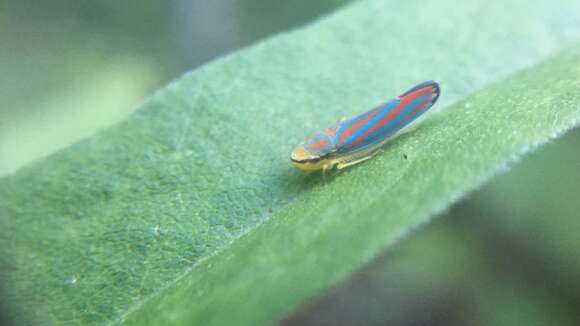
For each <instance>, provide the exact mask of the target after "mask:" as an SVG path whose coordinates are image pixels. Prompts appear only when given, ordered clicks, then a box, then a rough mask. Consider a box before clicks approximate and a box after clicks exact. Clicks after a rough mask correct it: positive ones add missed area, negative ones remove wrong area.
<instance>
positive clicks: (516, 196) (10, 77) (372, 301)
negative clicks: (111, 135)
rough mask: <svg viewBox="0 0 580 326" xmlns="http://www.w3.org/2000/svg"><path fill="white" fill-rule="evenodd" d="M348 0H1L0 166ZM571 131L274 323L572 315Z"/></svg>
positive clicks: (577, 227)
mask: <svg viewBox="0 0 580 326" xmlns="http://www.w3.org/2000/svg"><path fill="white" fill-rule="evenodd" d="M344 3H346V1H345V0H316V1H312V0H310V1H308V0H299V1H292V2H288V1H268V0H243V1H241V0H240V1H235V0H221V1H201V0H199V1H185V0H174V1H168V2H158V1H150V0H141V1H138V2H137V1H112V0H109V1H86V0H82V1H80V0H57V1H50V2H36V3H32V1H17V0H11V1H3V2H2V4H1V5H0V40H1V41H2V50H3V51H0V68H1V73H0V92H1V93H0V98H1V99H2V101H3V102H2V106H1V107H0V175H3V174H7V173H10V172H12V171H15V170H16V169H17V168H18V167H20V166H22V165H24V164H26V163H28V162H31V161H33V160H35V159H38V158H40V157H42V156H45V155H47V154H50V153H52V152H54V151H55V150H58V149H60V148H63V147H66V146H67V145H69V144H71V143H74V142H75V141H77V140H79V139H81V138H82V137H85V136H88V135H90V134H92V133H94V132H96V131H97V130H98V129H100V128H104V127H106V126H108V125H111V124H113V123H115V122H117V121H119V120H121V119H123V118H124V117H126V116H128V115H129V114H130V113H131V112H132V111H133V110H134V109H135V108H136V107H137V106H138V105H139V104H140V103H141V102H142V101H144V100H145V99H146V98H147V96H148V95H150V94H151V93H152V92H153V91H154V90H155V89H157V88H159V87H161V86H163V85H164V84H165V83H167V82H169V81H171V80H172V79H175V78H176V77H178V76H179V75H180V74H182V73H183V72H185V71H188V70H190V69H192V68H195V67H197V66H200V65H202V64H204V63H206V62H208V61H210V60H212V59H214V58H216V57H219V56H222V55H224V54H227V53H229V52H231V51H234V50H236V49H238V48H240V47H244V46H248V45H250V44H252V43H253V42H256V41H258V40H260V39H263V38H265V37H268V36H269V35H272V34H274V33H277V32H281V31H284V30H287V29H290V28H295V27H297V26H300V25H302V24H305V23H307V22H309V21H311V20H312V19H315V18H316V17H318V16H320V15H324V14H325V13H327V12H329V11H331V10H332V9H334V8H336V7H338V6H340V5H343V4H344ZM579 148H580V132H579V131H578V130H576V131H573V132H571V133H569V134H568V135H565V136H564V137H563V138H561V139H559V140H557V141H555V142H554V143H553V144H549V145H547V146H545V147H544V148H542V149H541V150H539V151H538V152H536V153H533V154H531V155H529V156H528V157H526V158H524V160H523V162H521V163H520V164H518V165H517V166H516V167H515V168H513V169H512V170H511V171H509V172H507V173H506V174H504V175H500V176H498V177H496V178H495V179H494V180H493V181H492V182H491V183H490V184H488V185H486V186H485V187H484V188H482V189H480V190H478V191H477V192H475V193H474V194H472V195H471V196H470V197H469V198H467V199H465V200H464V201H462V202H461V203H459V204H457V205H456V206H455V207H453V208H452V209H451V210H450V211H449V212H448V213H446V214H444V215H443V216H442V217H441V218H439V219H437V220H436V221H434V222H432V223H431V224H430V225H427V226H426V227H423V228H422V229H420V230H418V232H416V233H415V234H413V235H412V236H411V237H409V238H407V239H404V240H403V241H401V243H399V245H398V246H396V247H395V249H394V250H391V251H389V252H386V253H384V254H383V256H382V257H380V258H379V259H377V260H376V261H374V262H372V263H371V264H369V266H366V267H364V268H363V269H361V270H360V271H359V272H358V273H356V274H355V275H353V276H352V278H351V279H349V280H348V281H347V282H345V283H344V284H342V285H341V286H339V287H337V288H335V289H333V290H332V291H330V292H329V293H328V294H327V296H325V297H324V298H319V299H318V300H315V301H313V302H311V303H309V304H307V305H306V306H304V307H303V308H302V309H301V310H299V311H297V312H295V314H294V315H292V316H288V317H287V318H286V319H285V320H284V323H286V324H292V325H294V324H295V325H305V324H310V325H339V324H343V325H352V324H376V325H383V324H395V325H398V324H405V325H439V324H442V325H449V324H455V325H490V324H491V325H496V324H497V325H521V324H525V325H544V324H558V325H578V324H580V314H579V313H578V308H580V291H579V290H580V284H579V282H578V280H579V279H580V253H579V250H578V249H580V235H579V233H580V219H579V218H580V213H579V212H580V204H579V203H578V202H579V201H578V200H577V197H578V195H577V194H578V191H579V190H580V151H579V150H578V149H579Z"/></svg>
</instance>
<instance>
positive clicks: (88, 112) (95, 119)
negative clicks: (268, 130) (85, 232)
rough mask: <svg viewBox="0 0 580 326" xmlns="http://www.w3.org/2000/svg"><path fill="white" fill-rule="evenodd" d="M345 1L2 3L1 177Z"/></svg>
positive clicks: (65, 0)
mask: <svg viewBox="0 0 580 326" xmlns="http://www.w3.org/2000/svg"><path fill="white" fill-rule="evenodd" d="M345 2H346V1H345V0H317V1H308V0H299V1H292V2H287V1H266V0H247V1H236V0H224V1H188V0H173V1H169V2H159V1H152V0H143V1H138V0H131V1H111V0H109V1H90V0H57V1H49V2H47V1H44V2H42V1H41V2H38V1H19V0H12V1H4V2H3V3H2V5H1V10H0V42H1V43H2V48H3V51H0V68H2V73H1V74H0V98H1V99H2V106H0V175H3V174H7V173H10V172H12V171H15V170H16V169H17V168H19V167H20V166H22V165H24V164H26V163H28V162H31V161H33V160H35V159H37V158H39V157H42V156H45V155H47V154H49V153H52V152H54V151H55V150H58V149H60V148H63V147H65V146H67V145H70V144H72V143H74V142H76V141H78V140H79V139H80V138H83V137H86V136H88V135H90V134H92V133H94V132H95V131H96V130H98V129H100V128H103V127H106V126H109V125H111V124H113V123H114V122H116V121H119V120H121V119H123V118H125V117H126V116H127V115H129V114H130V113H131V112H133V111H134V109H136V108H137V106H138V104H140V103H141V102H142V101H143V100H144V98H145V97H146V96H147V95H149V94H150V93H152V92H153V90H154V89H156V88H159V87H160V86H161V85H162V84H164V83H166V82H168V81H169V80H171V79H174V78H175V77H176V76H177V75H179V74H181V73H182V72H184V71H186V70H189V69H191V68H194V67H196V66H199V65H200V64H203V63H205V62H207V61H208V60H211V59H213V58H215V57H217V56H219V55H223V54H224V53H226V52H230V51H233V50H235V49H237V48H240V47H242V46H246V45H248V44H250V43H252V42H255V41H256V40H258V39H261V38H263V37H265V36H268V35H271V34H273V33H275V32H278V31H282V30H286V29H288V28H291V27H294V26H297V25H300V24H303V23H305V22H307V21H309V20H311V19H314V18H315V17H317V16H318V15H321V14H323V13H324V12H327V11H329V10H331V9H333V8H336V7H338V6H339V5H341V4H343V3H345ZM256 16H259V17H260V19H256Z"/></svg>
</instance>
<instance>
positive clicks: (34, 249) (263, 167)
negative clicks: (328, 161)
mask: <svg viewBox="0 0 580 326" xmlns="http://www.w3.org/2000/svg"><path fill="white" fill-rule="evenodd" d="M578 9H580V4H578V3H577V2H575V1H565V2H563V4H562V5H561V6H554V5H553V2H552V1H547V0H546V1H539V2H537V3H535V4H534V6H530V5H529V4H528V3H527V2H525V1H512V2H509V3H502V5H501V6H499V5H493V4H488V3H487V2H486V1H469V2H466V3H460V4H458V3H452V2H451V1H448V2H445V3H442V2H437V3H424V2H420V1H405V2H397V3H395V2H382V1H374V0H368V1H360V2H358V3H356V4H354V5H351V6H349V7H346V8H345V9H343V10H341V11H339V12H337V13H336V14H334V15H332V16H330V17H328V18H326V19H323V20H322V21H320V22H318V23H315V24H313V25H311V26H309V27H307V28H305V29H302V30H298V31H295V32H293V33H289V34H286V35H281V36H278V37H276V38H274V39H271V40H269V41H267V42H263V43H261V44H258V45H256V46H254V47H252V48H250V49H248V50H245V51H241V52H239V53H236V54H234V55H231V56H229V57H227V58H224V59H222V60H219V61H217V62H214V63H212V64H210V65H207V66H205V67H203V68H202V69H199V70H197V71H194V72H193V73H191V74H189V75H187V76H185V77H183V78H182V79H180V80H178V81H176V82H174V83H173V84H171V85H169V86H168V87H167V88H165V89H164V90H162V91H160V92H158V93H157V94H156V95H155V96H154V97H153V98H152V99H151V100H150V101H149V102H148V103H146V104H145V105H144V106H143V107H142V108H141V109H140V110H139V111H138V112H137V113H136V114H134V115H133V116H132V117H131V118H130V119H129V120H127V121H125V122H122V123H120V124H119V125H117V126H116V127H114V128H111V129H109V130H106V131H104V132H102V133H99V134H97V135H95V136H93V137H91V138H89V139H87V140H85V141H83V142H81V143H78V144H76V145H74V146H72V147H70V148H68V149H66V150H63V151H61V152H59V153H57V154H55V155H53V156H51V157H50V158H48V159H46V160H44V161H42V162H39V163H37V164H35V165H33V166H30V167H28V168H25V169H22V170H21V171H19V172H18V173H16V174H14V175H12V176H9V177H6V178H3V179H2V180H0V198H2V201H1V202H0V216H1V219H0V230H1V231H0V257H1V261H0V272H1V275H0V276H1V277H2V279H5V280H7V283H6V284H7V288H6V289H5V292H6V296H7V297H8V298H9V299H10V300H7V301H10V302H13V303H14V306H15V307H12V309H13V310H14V314H18V313H20V314H21V316H31V317H30V318H31V319H32V320H34V321H36V322H38V323H47V324H51V323H65V322H71V323H102V322H116V321H117V322H118V321H125V322H126V323H127V324H138V325H141V324H144V323H148V324H163V323H164V322H173V323H178V324H204V325H221V324H232V323H233V324H238V325H240V324H261V323H263V322H269V321H275V320H277V319H278V318H280V317H281V316H283V315H284V314H287V313H289V312H290V311H292V310H293V309H295V308H296V307H297V306H298V305H300V304H301V303H303V302H304V301H305V300H307V299H308V298H311V297H313V296H316V295H319V294H320V293H321V292H322V291H324V290H325V289H327V288H328V287H330V286H332V285H333V284H336V283H337V282H339V281H340V280H342V279H344V278H345V277H346V276H347V275H348V274H349V273H350V272H352V271H353V270H355V269H356V268H358V267H359V266H360V265H361V264H363V263H365V262H367V261H368V260H369V259H371V258H372V257H374V256H375V255H376V254H377V253H378V252H379V251H380V250H382V249H384V248H385V247H386V246H388V245H390V244H392V243H393V242H394V241H395V240H396V239H398V238H400V237H401V236H403V235H405V234H407V233H409V232H410V231H411V230H412V229H413V228H414V227H416V226H417V225H418V224H420V223H422V222H424V221H426V220H427V219H428V218H429V217H431V216H433V214H434V213H436V212H438V211H440V210H442V209H444V208H445V207H446V206H447V205H448V204H449V203H450V202H452V201H454V200H457V199H458V198H459V197H460V196H462V195H463V194H465V193H466V192H467V191H469V190H470V189H473V188H474V187H477V186H478V185H479V184H481V183H482V182H483V181H484V180H485V179H486V178H488V177H490V176H491V175H493V174H494V173H495V172H496V171H497V170H498V169H500V168H503V167H505V164H506V163H509V162H511V161H512V160H513V159H514V158H515V157H517V155H519V154H521V153H524V152H526V151H528V150H530V149H531V148H533V147H535V146H537V145H538V144H541V143H543V142H545V141H547V140H548V139H550V138H551V137H553V136H555V135H557V134H559V133H561V132H563V131H564V130H566V129H568V128H571V127H572V126H574V125H575V124H576V123H577V122H578V121H579V119H580V105H579V103H580V93H578V92H577V89H578V86H579V83H580V69H579V68H578V67H579V66H580V55H579V53H578V51H576V50H573V51H570V52H566V53H564V54H561V55H559V56H558V57H556V58H554V59H553V60H551V61H549V62H547V63H546V64H542V65H540V66H538V67H535V68H534V69H532V70H529V71H527V72H524V73H522V74H519V75H517V76H516V77H513V78H510V79H508V80H506V81H502V82H499V83H497V84H494V85H493V86H492V87H489V88H486V89H484V90H481V91H478V92H477V93H476V94H475V95H474V96H471V97H469V98H467V99H465V97H466V96H467V95H469V94H470V93H472V92H473V91H475V90H476V89H480V88H481V87H483V86H484V85H486V84H488V83H490V82H493V81H497V80H498V79H500V78H501V77H503V76H506V75H507V74H509V73H512V72H515V71H517V70H519V69H521V68H523V67H527V66H529V65H532V64H536V63H538V62H539V61H540V60H542V59H544V58H546V57H548V56H549V55H551V54H554V53H555V51H557V50H560V49H563V48H566V47H568V46H569V45H570V44H571V43H572V42H573V41H575V40H577V39H578V38H579V37H580V22H578V21H576V20H575V17H574V15H573V14H572V13H574V12H575V10H578ZM482 12H485V15H481V13H482ZM576 12H577V11H576ZM514 13H517V16H514ZM515 18H517V19H515ZM508 31H509V32H508ZM515 40H516V41H515ZM425 79H437V80H439V81H440V82H441V84H442V92H443V95H442V98H441V100H440V102H439V104H438V107H439V109H443V108H445V107H446V106H448V107H447V108H446V109H445V110H441V111H442V112H439V113H433V114H431V117H430V118H429V119H428V120H426V121H425V123H423V124H422V125H421V126H420V128H418V129H417V130H416V132H413V133H411V134H407V135H405V136H402V137H399V138H398V139H397V140H396V141H395V142H393V143H392V144H390V145H389V147H388V148H387V149H386V151H385V153H384V154H382V155H380V156H378V157H376V158H375V159H373V160H372V161H369V162H367V163H365V164H362V165H360V166H357V167H355V168H352V169H349V170H348V171H345V172H344V173H341V174H339V175H336V176H331V177H329V178H327V179H322V178H320V177H319V176H316V175H310V176H305V175H302V174H300V173H299V172H298V171H295V170H293V169H292V168H291V167H290V166H289V164H288V155H289V151H290V150H291V148H292V147H293V146H294V145H296V144H297V143H298V142H300V141H301V140H303V138H304V137H305V136H306V135H307V134H308V133H309V132H310V131H312V130H313V129H316V128H320V127H325V126H326V125H328V124H330V123H332V122H335V121H336V120H337V119H339V118H340V117H341V116H346V115H351V114H354V113H357V112H361V111H364V110H366V109H368V108H370V107H372V106H374V105H376V104H378V103H380V102H382V101H384V100H386V99H388V98H389V97H391V96H394V95H396V94H399V93H400V92H401V91H403V90H405V89H406V88H407V87H409V86H412V85H413V84H414V83H416V82H420V81H423V80H425ZM462 99H464V100H463V101H461V102H458V101H459V100H462ZM453 103H455V104H453ZM451 104H453V105H451ZM403 154H405V155H406V157H407V159H404V158H403ZM15 318H17V319H18V318H22V319H24V318H26V317H15ZM18 320H20V319H18Z"/></svg>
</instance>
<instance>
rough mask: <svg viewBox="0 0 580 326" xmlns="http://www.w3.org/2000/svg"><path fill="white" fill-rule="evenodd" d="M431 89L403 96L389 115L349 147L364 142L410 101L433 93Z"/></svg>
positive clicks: (423, 89)
mask: <svg viewBox="0 0 580 326" xmlns="http://www.w3.org/2000/svg"><path fill="white" fill-rule="evenodd" d="M433 90H434V89H433V87H426V88H422V89H419V90H416V91H414V92H412V93H409V94H407V95H405V96H404V97H403V98H402V99H401V101H400V102H399V105H397V107H396V108H394V109H393V110H392V111H391V112H389V114H387V115H386V116H384V117H383V118H382V119H381V120H379V122H377V123H376V124H375V125H374V126H372V127H371V128H369V129H368V130H367V131H365V132H364V134H362V135H360V136H359V137H358V138H357V139H356V140H355V141H354V142H352V144H351V145H350V147H354V146H356V145H359V144H360V143H362V142H363V141H364V139H365V138H366V137H367V136H368V135H370V134H371V133H372V132H373V131H375V130H378V129H380V128H381V127H382V126H384V125H385V124H387V123H389V121H391V120H393V119H394V118H395V117H397V116H398V115H399V113H400V112H401V110H402V109H403V108H404V107H405V106H407V104H409V103H410V102H411V101H413V100H415V99H416V98H418V97H421V96H423V95H425V94H427V93H429V92H433Z"/></svg>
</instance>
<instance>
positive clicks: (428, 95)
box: [290, 81, 440, 171]
mask: <svg viewBox="0 0 580 326" xmlns="http://www.w3.org/2000/svg"><path fill="white" fill-rule="evenodd" d="M439 94H440V89H439V84H438V83H437V82H435V81H427V82H424V83H421V84H419V85H417V86H415V87H413V88H411V89H410V90H408V91H406V92H405V93H403V94H401V95H399V96H398V97H396V98H394V99H392V100H390V101H388V102H387V103H385V104H382V105H380V106H379V107H377V108H375V109H372V110H370V111H368V112H365V113H363V114H360V115H358V116H356V117H353V118H350V119H342V120H341V121H339V122H337V123H335V124H334V125H332V126H330V127H328V128H326V129H324V130H320V131H315V132H313V133H312V134H311V135H310V137H308V139H306V141H305V142H304V143H302V144H300V145H299V146H298V147H296V148H295V149H294V150H293V151H292V154H291V156H290V159H291V161H292V164H293V165H294V166H295V167H296V168H298V169H300V170H323V171H327V170H331V169H333V168H334V167H336V168H338V169H344V168H346V167H348V166H351V165H354V164H357V163H360V162H363V161H366V160H368V159H370V158H372V157H373V156H374V155H375V154H376V153H377V152H378V150H379V149H380V148H381V147H382V146H383V145H384V144H385V143H386V142H387V141H388V140H390V139H392V137H391V136H394V135H395V134H397V133H398V132H400V131H401V130H402V129H403V127H405V126H407V125H408V124H409V123H411V122H412V121H413V120H415V119H416V118H418V117H419V116H420V115H422V114H423V113H425V111H427V110H428V109H429V108H430V107H432V106H433V104H435V102H436V101H437V99H438V98H439Z"/></svg>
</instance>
